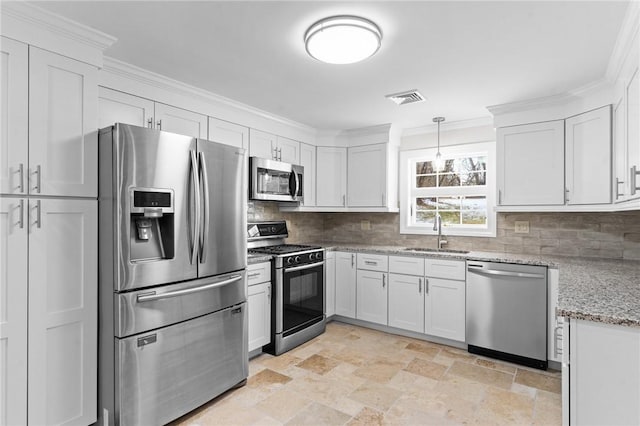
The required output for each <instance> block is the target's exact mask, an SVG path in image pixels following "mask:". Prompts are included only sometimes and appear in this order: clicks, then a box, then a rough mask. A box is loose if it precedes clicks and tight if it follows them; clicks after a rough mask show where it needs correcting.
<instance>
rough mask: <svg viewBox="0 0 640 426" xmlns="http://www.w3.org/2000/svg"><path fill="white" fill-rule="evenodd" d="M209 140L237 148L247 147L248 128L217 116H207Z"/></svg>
mask: <svg viewBox="0 0 640 426" xmlns="http://www.w3.org/2000/svg"><path fill="white" fill-rule="evenodd" d="M208 139H209V140H210V141H214V142H219V143H223V144H225V145H231V146H235V147H237V148H244V149H248V148H249V128H248V127H244V126H241V125H239V124H235V123H230V122H228V121H224V120H218V119H217V118H213V117H209V136H208Z"/></svg>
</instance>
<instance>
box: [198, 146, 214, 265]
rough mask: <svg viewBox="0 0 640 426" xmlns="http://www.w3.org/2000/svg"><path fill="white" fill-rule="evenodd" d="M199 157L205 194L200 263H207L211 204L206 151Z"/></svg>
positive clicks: (199, 154)
mask: <svg viewBox="0 0 640 426" xmlns="http://www.w3.org/2000/svg"><path fill="white" fill-rule="evenodd" d="M198 157H199V159H200V173H201V174H202V177H201V184H202V193H203V194H204V199H203V203H204V220H203V222H204V223H203V224H202V233H201V234H200V263H205V262H206V261H207V239H208V235H209V215H210V211H211V209H210V206H209V176H208V175H207V160H206V158H205V156H204V153H203V152H199V153H198Z"/></svg>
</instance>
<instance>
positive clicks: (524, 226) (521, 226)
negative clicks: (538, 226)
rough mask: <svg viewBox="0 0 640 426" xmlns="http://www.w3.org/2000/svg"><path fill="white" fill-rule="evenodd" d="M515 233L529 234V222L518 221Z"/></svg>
mask: <svg viewBox="0 0 640 426" xmlns="http://www.w3.org/2000/svg"><path fill="white" fill-rule="evenodd" d="M514 232H515V233H516V234H528V233H529V222H528V221H526V220H523V221H520V220H516V226H515V229H514Z"/></svg>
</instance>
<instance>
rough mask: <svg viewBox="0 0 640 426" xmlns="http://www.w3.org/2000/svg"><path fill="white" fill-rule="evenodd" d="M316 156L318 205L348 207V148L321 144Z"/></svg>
mask: <svg viewBox="0 0 640 426" xmlns="http://www.w3.org/2000/svg"><path fill="white" fill-rule="evenodd" d="M316 158H317V169H316V172H317V173H316V182H317V183H316V205H318V206H322V207H346V201H347V200H346V197H347V149H346V148H341V147H327V146H319V147H317V149H316Z"/></svg>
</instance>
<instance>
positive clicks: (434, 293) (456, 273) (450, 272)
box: [424, 259, 466, 342]
mask: <svg viewBox="0 0 640 426" xmlns="http://www.w3.org/2000/svg"><path fill="white" fill-rule="evenodd" d="M425 271H426V275H427V279H426V288H425V299H424V300H425V308H424V312H425V321H424V332H425V333H426V334H429V335H432V336H438V337H444V338H447V339H451V340H457V341H460V342H464V341H465V315H466V313H465V301H466V283H465V276H466V273H465V262H463V261H457V260H442V259H426V261H425Z"/></svg>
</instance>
